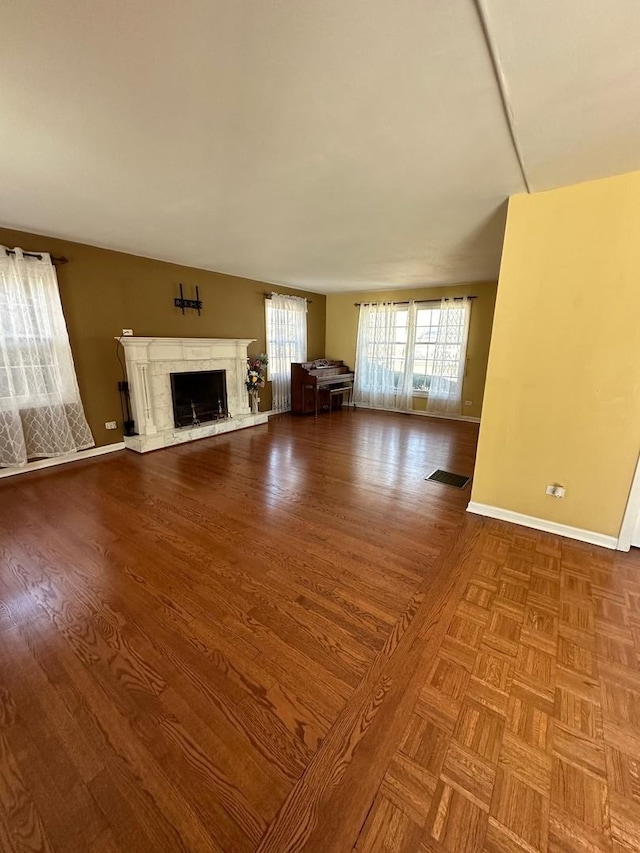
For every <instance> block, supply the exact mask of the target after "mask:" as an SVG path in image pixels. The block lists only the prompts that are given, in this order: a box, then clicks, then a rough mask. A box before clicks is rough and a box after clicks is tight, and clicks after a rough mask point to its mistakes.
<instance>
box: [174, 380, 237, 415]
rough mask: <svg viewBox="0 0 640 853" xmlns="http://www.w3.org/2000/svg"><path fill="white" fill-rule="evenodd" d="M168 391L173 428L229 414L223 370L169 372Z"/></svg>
mask: <svg viewBox="0 0 640 853" xmlns="http://www.w3.org/2000/svg"><path fill="white" fill-rule="evenodd" d="M171 394H172V396H173V422H174V423H175V425H176V427H184V426H197V425H198V424H201V423H206V422H207V421H217V420H221V419H223V418H226V417H228V416H229V412H228V411H227V382H226V371H224V370H196V371H194V372H193V373H172V374H171Z"/></svg>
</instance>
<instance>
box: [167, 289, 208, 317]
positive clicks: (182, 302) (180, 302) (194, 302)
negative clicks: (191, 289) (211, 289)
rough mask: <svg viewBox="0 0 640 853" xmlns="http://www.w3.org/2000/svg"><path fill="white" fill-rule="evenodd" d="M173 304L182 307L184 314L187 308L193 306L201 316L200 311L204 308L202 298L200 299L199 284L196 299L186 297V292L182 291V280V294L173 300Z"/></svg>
mask: <svg viewBox="0 0 640 853" xmlns="http://www.w3.org/2000/svg"><path fill="white" fill-rule="evenodd" d="M173 304H174V305H175V306H176V308H180V310H181V311H182V313H183V314H184V311H185V308H193V309H194V311H197V312H198V316H200V311H201V310H202V300H201V299H200V291H199V290H198V285H197V284H196V298H195V299H185V298H184V293H183V292H182V282H181V283H180V296H176V298H175V299H174V300H173Z"/></svg>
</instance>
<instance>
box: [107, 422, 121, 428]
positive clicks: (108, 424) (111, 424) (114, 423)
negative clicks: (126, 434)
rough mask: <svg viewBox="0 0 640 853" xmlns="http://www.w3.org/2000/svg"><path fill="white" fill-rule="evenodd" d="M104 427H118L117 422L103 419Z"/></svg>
mask: <svg viewBox="0 0 640 853" xmlns="http://www.w3.org/2000/svg"><path fill="white" fill-rule="evenodd" d="M104 428H105V429H118V424H117V423H116V421H105V424H104Z"/></svg>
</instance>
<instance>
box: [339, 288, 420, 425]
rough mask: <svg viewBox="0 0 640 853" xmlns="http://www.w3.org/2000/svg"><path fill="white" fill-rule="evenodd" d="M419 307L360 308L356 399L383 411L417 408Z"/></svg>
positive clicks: (377, 305)
mask: <svg viewBox="0 0 640 853" xmlns="http://www.w3.org/2000/svg"><path fill="white" fill-rule="evenodd" d="M415 334H416V304H415V302H409V304H408V305H406V304H404V305H400V304H397V303H393V302H378V303H371V304H368V305H361V306H360V318H359V322H358V342H357V347H356V369H355V379H354V399H355V401H356V403H360V404H361V405H364V406H372V407H373V408H379V409H403V410H407V411H410V410H411V408H412V406H413V402H412V401H413V360H414V350H415Z"/></svg>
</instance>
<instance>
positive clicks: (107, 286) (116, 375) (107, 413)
mask: <svg viewBox="0 0 640 853" xmlns="http://www.w3.org/2000/svg"><path fill="white" fill-rule="evenodd" d="M0 244H2V245H4V246H9V247H14V246H20V248H22V249H24V250H25V251H27V252H36V251H42V252H49V253H50V254H52V255H64V256H65V257H67V258H68V259H69V263H68V264H65V265H64V266H59V267H58V268H57V270H58V281H59V283H60V296H61V298H62V307H63V309H64V314H65V317H66V320H67V327H68V329H69V338H70V340H71V348H72V350H73V357H74V361H75V365H76V372H77V374H78V384H79V385H80V393H81V395H82V401H83V403H84V407H85V412H86V414H87V419H88V421H89V425H90V427H91V430H92V432H93V437H94V439H95V442H96V445H97V446H101V445H106V444H112V443H114V442H117V441H121V440H122V414H121V409H120V398H119V394H118V385H117V383H118V380H119V379H121V370H120V365H119V364H118V361H117V359H116V342H115V340H114V338H115V337H116V336H117V335H119V334H121V332H122V329H133V332H134V334H135V335H157V336H158V337H191V338H199V337H202V338H256V343H255V344H251V346H250V348H249V353H250V354H256V353H258V352H264V350H265V347H266V343H265V323H264V293H265V291H269V292H270V291H272V290H274V291H276V292H278V293H292V294H294V295H296V296H306V297H308V298H309V299H311V300H312V301H311V303H310V305H309V314H308V357H309V359H313V358H321V357H322V356H324V343H325V302H326V297H325V296H323V295H322V294H318V293H308V292H306V291H303V290H292V289H290V288H285V287H278V286H274V285H271V284H269V285H267V284H265V283H264V282H261V281H252V280H250V279H245V278H237V277H235V276H231V275H224V274H222V273H216V272H206V271H204V270H198V269H193V268H192V267H183V266H179V265H177V264H169V263H165V262H163V261H154V260H151V259H149V258H140V257H137V256H135V255H126V254H123V253H122V252H112V251H109V250H107V249H98V248H96V247H94V246H85V245H83V244H81V243H71V242H69V241H67V240H58V239H54V238H52V237H43V236H38V235H37V234H27V233H24V232H21V231H12V230H9V229H6V228H0ZM180 282H182V284H183V285H184V293H185V297H186V298H192V297H193V296H194V295H195V286H196V284H197V285H198V287H199V288H200V298H201V299H202V302H203V306H204V307H203V311H202V315H201V316H200V317H198V315H197V313H196V312H195V311H188V312H187V313H186V314H185V315H184V316H183V315H182V313H181V312H180V310H179V309H178V308H175V307H174V305H173V300H174V297H175V296H177V295H178V284H179V283H180ZM261 396H262V401H261V408H262V409H269V408H271V388H270V387H269V383H268V384H267V387H266V388H265V389H264V392H263V393H262V395H261ZM112 420H115V421H117V422H118V429H117V430H106V429H105V427H104V424H105V421H112Z"/></svg>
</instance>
